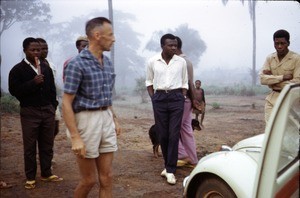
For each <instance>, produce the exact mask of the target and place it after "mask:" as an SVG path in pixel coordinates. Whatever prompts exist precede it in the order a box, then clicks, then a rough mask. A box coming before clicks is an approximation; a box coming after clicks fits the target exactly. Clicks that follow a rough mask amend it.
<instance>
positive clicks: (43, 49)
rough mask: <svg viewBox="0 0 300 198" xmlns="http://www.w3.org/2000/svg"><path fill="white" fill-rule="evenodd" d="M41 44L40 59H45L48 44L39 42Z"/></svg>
mask: <svg viewBox="0 0 300 198" xmlns="http://www.w3.org/2000/svg"><path fill="white" fill-rule="evenodd" d="M40 45H41V59H45V58H47V56H48V44H47V43H40Z"/></svg>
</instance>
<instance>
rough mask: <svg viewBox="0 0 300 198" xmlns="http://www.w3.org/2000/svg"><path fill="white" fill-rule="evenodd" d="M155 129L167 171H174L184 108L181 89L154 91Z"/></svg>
mask: <svg viewBox="0 0 300 198" xmlns="http://www.w3.org/2000/svg"><path fill="white" fill-rule="evenodd" d="M152 104H153V110H154V118H155V125H156V129H157V131H158V134H159V141H160V145H161V150H162V153H163V157H164V161H165V168H166V170H167V172H168V173H175V172H176V166H177V160H178V142H179V136H180V127H181V120H182V115H183V109H184V97H183V95H182V91H180V90H178V91H173V92H170V93H166V92H163V91H159V92H156V93H155V94H154V95H153V97H152Z"/></svg>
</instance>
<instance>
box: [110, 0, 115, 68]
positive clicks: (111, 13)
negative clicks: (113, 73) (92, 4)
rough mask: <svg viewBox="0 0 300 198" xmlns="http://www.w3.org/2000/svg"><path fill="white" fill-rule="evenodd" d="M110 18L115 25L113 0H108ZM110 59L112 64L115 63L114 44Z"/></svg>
mask: <svg viewBox="0 0 300 198" xmlns="http://www.w3.org/2000/svg"><path fill="white" fill-rule="evenodd" d="M108 18H109V20H110V21H111V23H112V25H114V19H113V5H112V0H108ZM110 59H111V62H112V65H113V66H114V65H115V48H114V45H113V46H112V48H111V50H110Z"/></svg>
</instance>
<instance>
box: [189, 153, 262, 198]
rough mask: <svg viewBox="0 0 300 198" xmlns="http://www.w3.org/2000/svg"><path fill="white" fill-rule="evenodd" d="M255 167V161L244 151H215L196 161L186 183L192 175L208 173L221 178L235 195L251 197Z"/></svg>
mask: <svg viewBox="0 0 300 198" xmlns="http://www.w3.org/2000/svg"><path fill="white" fill-rule="evenodd" d="M256 169H257V162H256V161H255V160H253V158H251V157H250V156H248V155H247V154H246V153H244V152H238V151H225V152H216V153H212V154H210V155H208V156H205V157H203V158H202V159H201V160H200V161H199V162H198V165H197V166H196V167H195V169H194V170H193V171H192V173H191V175H190V177H189V181H188V183H187V185H189V182H191V181H192V179H191V178H192V177H194V176H196V175H198V176H199V175H202V173H206V174H203V176H204V175H207V173H210V174H214V175H217V176H218V177H220V178H222V179H223V180H224V181H225V182H226V183H227V184H228V185H229V186H230V187H231V189H232V190H233V191H234V193H235V194H236V196H237V197H245V198H246V197H252V193H253V188H252V187H253V185H254V180H255V172H256ZM200 177H201V176H200ZM197 178H198V179H199V177H197ZM200 180H201V178H200Z"/></svg>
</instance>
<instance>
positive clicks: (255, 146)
mask: <svg viewBox="0 0 300 198" xmlns="http://www.w3.org/2000/svg"><path fill="white" fill-rule="evenodd" d="M264 137H265V134H260V135H256V136H253V137H250V138H247V139H244V140H242V141H240V142H238V143H237V144H235V145H234V146H233V147H232V150H233V151H239V152H245V153H246V154H248V155H250V156H251V157H252V158H254V160H255V161H258V158H259V155H260V152H261V148H262V144H263V141H264Z"/></svg>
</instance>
